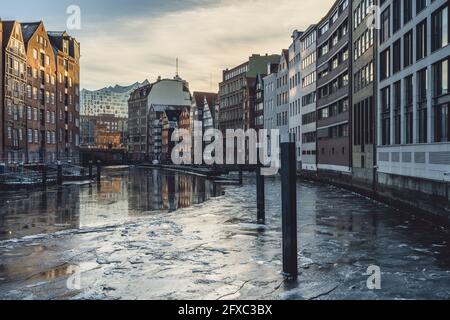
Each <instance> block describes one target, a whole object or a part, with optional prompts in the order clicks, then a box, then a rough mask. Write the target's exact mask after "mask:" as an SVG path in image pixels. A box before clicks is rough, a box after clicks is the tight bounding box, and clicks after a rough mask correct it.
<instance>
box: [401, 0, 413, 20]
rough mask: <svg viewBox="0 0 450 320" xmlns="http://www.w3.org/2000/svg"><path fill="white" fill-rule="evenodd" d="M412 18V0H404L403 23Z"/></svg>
mask: <svg viewBox="0 0 450 320" xmlns="http://www.w3.org/2000/svg"><path fill="white" fill-rule="evenodd" d="M411 19H412V0H403V24H407V23H408V22H409V21H411Z"/></svg>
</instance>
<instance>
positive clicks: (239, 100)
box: [219, 55, 280, 131]
mask: <svg viewBox="0 0 450 320" xmlns="http://www.w3.org/2000/svg"><path fill="white" fill-rule="evenodd" d="M279 60H280V56H279V55H270V56H269V55H265V56H261V55H252V56H251V57H250V58H249V60H248V61H246V62H244V63H242V64H240V65H238V66H237V67H234V68H232V69H227V70H224V71H223V79H222V82H221V83H220V84H219V110H220V111H219V113H220V114H219V130H222V131H225V130H226V129H248V128H252V127H254V94H255V83H256V77H257V75H258V74H264V73H265V72H266V70H267V64H268V63H278V62H279Z"/></svg>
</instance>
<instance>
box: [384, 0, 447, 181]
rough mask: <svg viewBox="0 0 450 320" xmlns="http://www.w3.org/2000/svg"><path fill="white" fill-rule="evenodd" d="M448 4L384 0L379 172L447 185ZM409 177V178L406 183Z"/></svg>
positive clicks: (392, 177) (387, 176) (427, 0)
mask: <svg viewBox="0 0 450 320" xmlns="http://www.w3.org/2000/svg"><path fill="white" fill-rule="evenodd" d="M448 6H449V5H448V1H445V0H434V1H432V0H423V1H410V0H406V1H399V0H390V1H385V2H384V3H383V5H382V6H381V30H380V39H379V42H380V44H379V48H378V57H379V63H378V92H377V94H378V110H377V112H378V172H379V180H380V182H381V183H384V184H394V182H395V181H398V179H399V177H400V178H402V179H403V181H404V183H405V182H406V183H408V185H411V181H414V179H421V180H423V181H441V182H442V181H446V180H448V178H449V177H447V174H448V172H449V171H450V128H449V123H450V118H449V114H450V113H449V111H450V110H449V107H450V92H449V83H448V81H449V80H448V79H449V64H450V61H449V57H450V46H449V45H448V42H449V40H448V36H449V25H448V19H449V13H448ZM408 178H411V179H408Z"/></svg>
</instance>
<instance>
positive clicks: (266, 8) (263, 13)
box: [0, 0, 334, 91]
mask: <svg viewBox="0 0 450 320" xmlns="http://www.w3.org/2000/svg"><path fill="white" fill-rule="evenodd" d="M333 2H334V0H127V1H125V0H124V1H117V0H95V1H94V0H78V1H76V0H42V1H35V0H15V1H14V2H13V1H8V2H7V3H2V5H1V8H0V18H2V19H3V20H11V19H17V20H19V21H21V22H25V21H27V22H29V21H38V20H43V21H44V22H45V24H46V27H47V30H66V29H67V27H66V20H67V18H68V16H69V15H68V14H66V9H67V7H68V6H70V5H72V4H75V5H78V6H79V7H80V9H81V22H82V25H81V30H76V31H74V30H72V31H69V33H70V34H72V35H74V36H75V37H76V38H77V39H78V40H79V41H80V42H81V49H82V87H84V88H87V89H98V88H101V87H104V86H109V85H113V84H116V83H117V84H121V85H128V84H131V83H134V82H136V81H142V80H144V79H149V80H150V81H154V80H155V79H156V78H157V77H158V76H159V75H161V76H162V77H173V76H174V74H175V60H176V57H179V60H180V75H181V77H183V78H184V79H186V80H188V81H189V83H190V87H191V90H198V91H199V90H205V91H209V90H213V91H216V90H217V83H218V82H219V81H220V78H221V76H222V70H223V69H225V68H227V67H233V66H235V65H237V64H239V63H242V62H244V61H245V60H246V59H247V58H248V56H249V55H251V54H252V53H260V54H265V53H269V54H271V53H280V52H281V49H283V48H287V47H288V46H289V42H290V36H291V34H292V31H293V30H295V29H298V30H304V29H306V28H307V27H308V26H309V25H310V24H312V23H316V22H317V21H319V20H320V18H321V17H323V16H324V15H325V14H326V12H327V10H328V9H329V8H330V6H331V5H332V3H333ZM211 79H212V81H211ZM211 83H212V85H211Z"/></svg>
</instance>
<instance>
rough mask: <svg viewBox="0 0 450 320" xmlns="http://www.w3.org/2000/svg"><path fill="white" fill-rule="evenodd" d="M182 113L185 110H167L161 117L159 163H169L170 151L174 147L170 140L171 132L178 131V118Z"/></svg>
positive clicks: (170, 158)
mask: <svg viewBox="0 0 450 320" xmlns="http://www.w3.org/2000/svg"><path fill="white" fill-rule="evenodd" d="M183 111H185V112H186V109H179V108H177V109H167V110H165V111H164V112H163V113H162V115H161V118H160V121H161V154H160V155H159V157H160V158H159V160H160V161H161V163H164V164H170V163H171V160H172V150H173V148H174V147H175V142H174V141H172V139H171V138H172V134H173V132H174V131H175V130H176V129H179V121H180V116H181V114H182V113H183Z"/></svg>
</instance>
